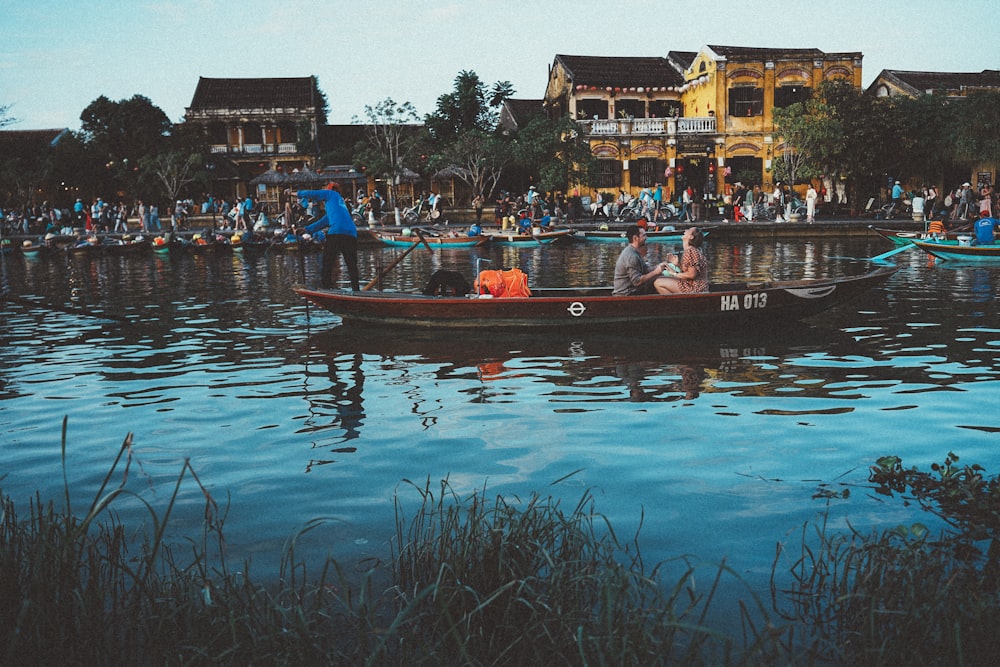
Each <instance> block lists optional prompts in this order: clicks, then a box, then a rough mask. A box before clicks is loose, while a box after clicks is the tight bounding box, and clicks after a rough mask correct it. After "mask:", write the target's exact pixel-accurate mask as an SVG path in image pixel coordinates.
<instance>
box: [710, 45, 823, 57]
mask: <svg viewBox="0 0 1000 667" xmlns="http://www.w3.org/2000/svg"><path fill="white" fill-rule="evenodd" d="M708 48H710V49H711V50H712V51H714V52H715V53H716V54H717V55H720V56H722V57H723V58H726V59H727V60H765V59H776V60H793V59H799V58H821V57H823V56H824V55H825V54H824V53H823V52H822V51H820V50H819V49H769V48H766V47H765V48H757V47H748V46H716V45H714V44H709V46H708Z"/></svg>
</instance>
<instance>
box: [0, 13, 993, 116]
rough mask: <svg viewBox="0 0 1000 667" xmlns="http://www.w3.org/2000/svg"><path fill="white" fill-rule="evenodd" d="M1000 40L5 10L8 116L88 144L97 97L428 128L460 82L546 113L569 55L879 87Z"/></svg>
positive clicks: (810, 27) (323, 16)
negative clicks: (388, 102) (730, 62)
mask: <svg viewBox="0 0 1000 667" xmlns="http://www.w3.org/2000/svg"><path fill="white" fill-rule="evenodd" d="M726 5H729V6H730V8H729V9H727V10H725V11H724V12H723V13H719V12H718V11H717V8H718V7H723V6H726ZM949 5H950V6H949ZM831 6H836V8H835V9H834V8H831ZM998 28H1000V8H998V6H997V4H996V3H995V2H994V0H961V1H960V2H958V3H954V4H953V3H946V2H941V1H940V0H935V1H930V0H910V1H909V2H895V1H881V2H879V1H871V0H839V1H838V2H833V3H819V2H808V3H807V2H794V1H792V0H768V1H767V2H759V1H757V0H742V1H739V2H732V3H714V2H713V3H693V2H685V3H681V2H670V1H669V0H661V1H659V2H644V1H639V0H610V1H604V2H587V1H584V0H580V1H577V2H568V1H565V0H542V1H538V2H530V3H529V2H519V1H517V0H513V1H512V0H505V1H500V0H466V1H463V2H458V1H451V0H410V1H407V2H404V1H402V0H395V1H380V0H368V1H359V0H350V1H345V0H327V1H326V2H321V1H316V0H312V1H309V0H236V1H231V2H223V1H221V0H101V1H100V2H79V1H78V0H0V106H3V105H10V109H9V110H8V116H9V117H12V118H15V119H18V121H19V122H17V123H16V124H14V125H10V126H8V128H7V129H25V130H28V129H47V128H58V127H68V128H70V129H72V130H78V129H79V127H80V112H81V111H83V109H84V108H85V107H86V106H87V105H88V104H90V103H91V102H92V101H93V100H94V99H96V98H97V97H99V96H100V95H104V96H106V97H108V98H109V99H111V100H115V101H118V100H123V99H128V98H130V97H132V96H133V95H136V94H139V95H144V96H146V97H148V98H149V99H150V100H151V101H152V102H153V104H155V105H156V106H158V107H160V108H161V109H163V111H164V112H165V113H166V114H167V116H168V117H169V118H170V119H171V120H172V121H179V120H182V118H183V116H184V109H185V107H186V106H188V105H189V104H190V103H191V98H192V96H193V95H194V90H195V87H196V86H197V84H198V77H202V76H203V77H212V78H250V77H299V76H309V75H313V74H315V75H316V76H317V77H318V78H319V84H320V88H321V89H322V90H323V91H324V92H325V93H326V96H327V99H328V100H329V105H330V115H329V122H330V123H334V124H338V123H350V122H351V121H352V119H354V118H355V117H358V118H361V119H363V118H364V109H365V106H366V105H372V106H373V105H375V104H377V103H378V102H380V101H382V100H384V99H386V98H392V99H393V100H395V101H396V102H410V103H412V104H413V105H414V106H415V107H416V110H417V112H418V113H419V114H420V115H421V116H423V115H424V114H428V113H431V112H433V111H434V109H435V106H436V102H437V98H438V96H440V95H443V94H446V93H449V92H451V90H452V88H453V85H454V80H455V77H456V75H457V74H458V73H459V72H460V71H462V70H471V71H474V72H476V73H477V74H478V75H479V78H480V79H481V80H482V81H483V82H484V83H485V84H486V85H487V87H488V86H490V85H491V84H493V83H494V82H496V81H503V80H506V81H510V82H511V83H512V84H513V86H514V89H515V91H516V92H515V97H518V98H534V99H540V98H541V97H542V95H543V94H544V92H545V83H546V77H547V75H548V68H549V66H550V65H551V64H552V61H553V59H554V57H555V56H556V54H571V55H590V56H664V55H666V54H667V52H668V51H671V50H678V51H697V50H698V49H699V48H701V47H702V46H704V45H705V44H721V45H726V46H748V47H794V48H818V49H820V50H821V51H825V52H828V53H832V52H841V51H860V52H861V53H862V54H863V55H864V60H863V65H864V75H863V83H864V85H865V86H867V85H868V84H869V83H871V81H872V80H873V79H874V78H875V76H877V75H878V73H879V72H880V71H881V70H883V69H902V70H922V71H948V72H979V71H982V70H984V69H1000V39H998Z"/></svg>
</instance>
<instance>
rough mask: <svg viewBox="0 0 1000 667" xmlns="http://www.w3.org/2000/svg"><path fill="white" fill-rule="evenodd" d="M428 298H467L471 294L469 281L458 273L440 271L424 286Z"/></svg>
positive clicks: (432, 275) (445, 270)
mask: <svg viewBox="0 0 1000 667" xmlns="http://www.w3.org/2000/svg"><path fill="white" fill-rule="evenodd" d="M423 293H424V294H426V295H427V296H465V295H466V294H468V293H469V281H467V280H466V279H465V277H464V276H463V275H462V274H461V273H459V272H458V271H449V270H447V269H438V270H437V271H435V272H434V273H432V274H431V279H430V280H429V281H427V285H425V286H424V289H423Z"/></svg>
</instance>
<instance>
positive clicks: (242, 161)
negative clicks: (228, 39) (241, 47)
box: [184, 77, 326, 197]
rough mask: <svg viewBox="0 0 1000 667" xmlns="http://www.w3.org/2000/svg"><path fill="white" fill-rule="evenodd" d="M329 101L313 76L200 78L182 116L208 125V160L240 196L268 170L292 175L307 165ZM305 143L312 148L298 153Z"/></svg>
mask: <svg viewBox="0 0 1000 667" xmlns="http://www.w3.org/2000/svg"><path fill="white" fill-rule="evenodd" d="M325 105H326V98H325V96H324V95H323V94H322V92H321V91H320V90H319V88H318V86H317V82H316V78H315V77H298V78H266V79H264V78H258V79H212V78H205V77H200V78H199V79H198V86H197V88H196V89H195V92H194V97H193V98H192V100H191V106H189V107H187V109H186V110H185V113H184V120H185V122H187V123H191V124H194V125H199V126H201V127H202V128H204V131H205V134H206V136H207V139H208V144H209V151H210V153H211V156H210V160H211V162H210V164H212V166H214V167H215V170H216V171H217V172H218V173H220V174H225V176H224V177H220V179H222V178H225V179H226V180H231V181H232V190H233V191H232V192H230V193H228V194H230V195H235V196H241V197H242V196H244V195H246V194H248V193H247V192H246V185H245V184H246V183H248V182H249V181H250V180H251V179H253V178H254V177H256V176H259V175H261V174H263V173H264V172H266V171H268V170H272V169H273V170H275V171H278V172H283V173H291V172H293V171H295V170H297V169H300V168H302V167H303V166H306V165H308V164H309V161H310V160H311V159H312V155H313V154H315V153H316V152H318V151H316V150H315V146H316V141H317V137H318V133H319V128H320V127H321V126H322V125H324V124H325V123H326V111H325ZM301 144H305V145H309V146H311V147H313V148H314V150H312V151H310V152H308V153H307V152H300V151H299V146H300V145H301ZM250 194H254V193H250Z"/></svg>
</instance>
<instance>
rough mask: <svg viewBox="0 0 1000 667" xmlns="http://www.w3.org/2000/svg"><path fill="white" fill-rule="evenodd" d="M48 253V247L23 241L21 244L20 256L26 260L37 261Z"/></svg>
mask: <svg viewBox="0 0 1000 667" xmlns="http://www.w3.org/2000/svg"><path fill="white" fill-rule="evenodd" d="M48 251H49V248H48V247H46V246H44V245H40V244H38V243H34V242H32V241H23V242H22V243H21V254H22V255H24V256H25V257H26V258H27V259H38V258H39V257H41V256H42V255H44V254H47V253H48Z"/></svg>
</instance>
